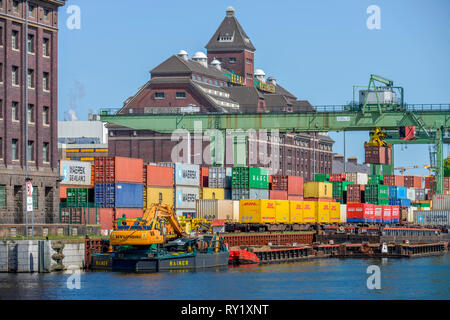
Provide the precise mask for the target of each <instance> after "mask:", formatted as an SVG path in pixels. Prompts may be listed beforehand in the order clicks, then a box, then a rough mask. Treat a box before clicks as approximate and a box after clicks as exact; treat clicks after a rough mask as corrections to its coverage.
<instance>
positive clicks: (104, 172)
mask: <svg viewBox="0 0 450 320" xmlns="http://www.w3.org/2000/svg"><path fill="white" fill-rule="evenodd" d="M143 163H144V162H143V160H142V159H134V158H125V157H96V158H95V160H94V165H95V174H94V177H95V183H113V182H125V183H142V172H143Z"/></svg>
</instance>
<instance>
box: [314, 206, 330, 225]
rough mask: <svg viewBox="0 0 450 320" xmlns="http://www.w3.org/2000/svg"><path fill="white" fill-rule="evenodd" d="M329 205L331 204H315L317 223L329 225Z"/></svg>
mask: <svg viewBox="0 0 450 320" xmlns="http://www.w3.org/2000/svg"><path fill="white" fill-rule="evenodd" d="M330 204H331V202H318V203H317V211H316V213H317V216H316V221H317V223H330Z"/></svg>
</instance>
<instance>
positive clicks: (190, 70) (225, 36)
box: [108, 7, 334, 180]
mask: <svg viewBox="0 0 450 320" xmlns="http://www.w3.org/2000/svg"><path fill="white" fill-rule="evenodd" d="M206 49H207V54H206V55H205V54H204V53H203V52H196V53H195V54H194V55H193V56H192V58H191V59H189V57H188V54H187V52H186V51H184V50H181V51H180V52H179V53H178V54H177V55H173V56H171V57H169V58H168V59H167V60H165V61H164V62H162V63H161V64H159V65H158V66H156V67H155V68H154V69H152V70H151V71H150V74H151V78H150V80H149V81H148V82H147V83H146V84H144V85H143V86H142V87H141V88H139V90H138V91H137V93H136V94H135V95H134V96H132V97H130V98H128V99H127V100H126V101H125V102H124V105H123V107H122V108H121V109H120V110H119V111H118V114H146V113H147V114H148V113H151V114H157V113H179V112H183V110H187V109H189V108H190V109H189V110H190V111H191V112H200V113H217V112H219V113H266V112H269V113H284V112H311V111H314V108H313V106H312V105H311V104H310V103H309V102H308V101H304V100H297V97H296V96H295V95H294V94H292V93H290V92H289V91H288V90H286V89H285V88H283V87H282V86H281V85H280V84H279V83H278V81H277V80H276V79H275V77H273V76H271V77H268V78H267V79H266V75H265V73H264V71H263V70H261V69H256V70H255V69H254V57H255V55H254V53H255V51H256V49H255V47H254V46H253V44H252V42H251V41H250V38H249V37H248V36H247V34H246V33H245V31H244V30H243V28H242V26H241V25H240V24H239V22H238V20H237V19H236V16H235V11H234V9H233V8H232V7H229V8H227V10H226V16H225V18H224V20H223V21H222V23H221V24H220V26H219V28H218V29H217V30H216V32H215V33H214V35H213V36H212V38H211V39H210V40H209V42H208V43H207V45H206ZM108 129H109V141H108V146H109V153H110V155H117V156H127V157H139V158H143V159H144V160H145V161H148V162H159V161H171V160H172V159H171V152H172V149H173V147H174V146H175V145H176V144H177V142H174V141H171V137H170V135H168V134H160V133H156V132H152V131H151V130H135V129H133V128H126V127H120V126H118V125H115V124H108ZM256 140H258V139H256ZM251 142H252V139H250V140H249V141H248V143H247V145H251ZM333 143H334V141H333V140H332V139H331V138H329V137H328V135H326V134H317V133H316V134H308V133H302V134H283V135H281V136H280V139H279V141H277V147H278V148H279V154H280V159H279V160H280V161H279V170H278V171H277V172H273V173H278V174H292V175H299V176H303V177H305V178H306V179H310V180H311V179H313V172H314V170H313V168H314V163H315V172H323V173H331V158H332V145H333ZM202 144H203V147H206V146H207V145H208V144H209V143H207V142H202ZM193 145H194V141H192V147H191V149H193ZM272 146H275V145H274V144H270V143H269V147H268V149H269V150H271V148H272ZM246 148H247V147H246ZM314 151H315V156H314ZM234 152H235V154H236V153H237V152H236V150H234ZM256 152H258V151H256ZM269 152H270V151H269ZM251 156H253V155H252V151H251V150H250V149H247V152H246V155H245V157H244V160H243V161H244V162H245V163H247V164H249V160H248V159H249V158H250V157H251ZM221 160H222V161H223V162H219V163H224V164H225V165H227V163H225V162H226V161H225V160H224V159H221ZM191 161H192V162H193V163H202V161H203V159H201V154H199V153H198V152H197V154H195V153H194V154H191ZM255 165H257V166H265V165H263V164H261V163H257V164H255Z"/></svg>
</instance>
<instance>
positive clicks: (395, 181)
mask: <svg viewBox="0 0 450 320" xmlns="http://www.w3.org/2000/svg"><path fill="white" fill-rule="evenodd" d="M383 184H384V185H385V186H397V187H404V186H405V177H404V176H399V175H385V176H384V178H383Z"/></svg>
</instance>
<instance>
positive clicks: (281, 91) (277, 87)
mask: <svg viewBox="0 0 450 320" xmlns="http://www.w3.org/2000/svg"><path fill="white" fill-rule="evenodd" d="M275 93H276V94H281V95H283V96H287V97H289V98H293V99H297V97H296V96H294V95H293V94H292V93H290V92H289V91H287V90H286V89H285V88H283V87H282V86H280V85H279V84H278V83H277V84H276V85H275Z"/></svg>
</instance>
